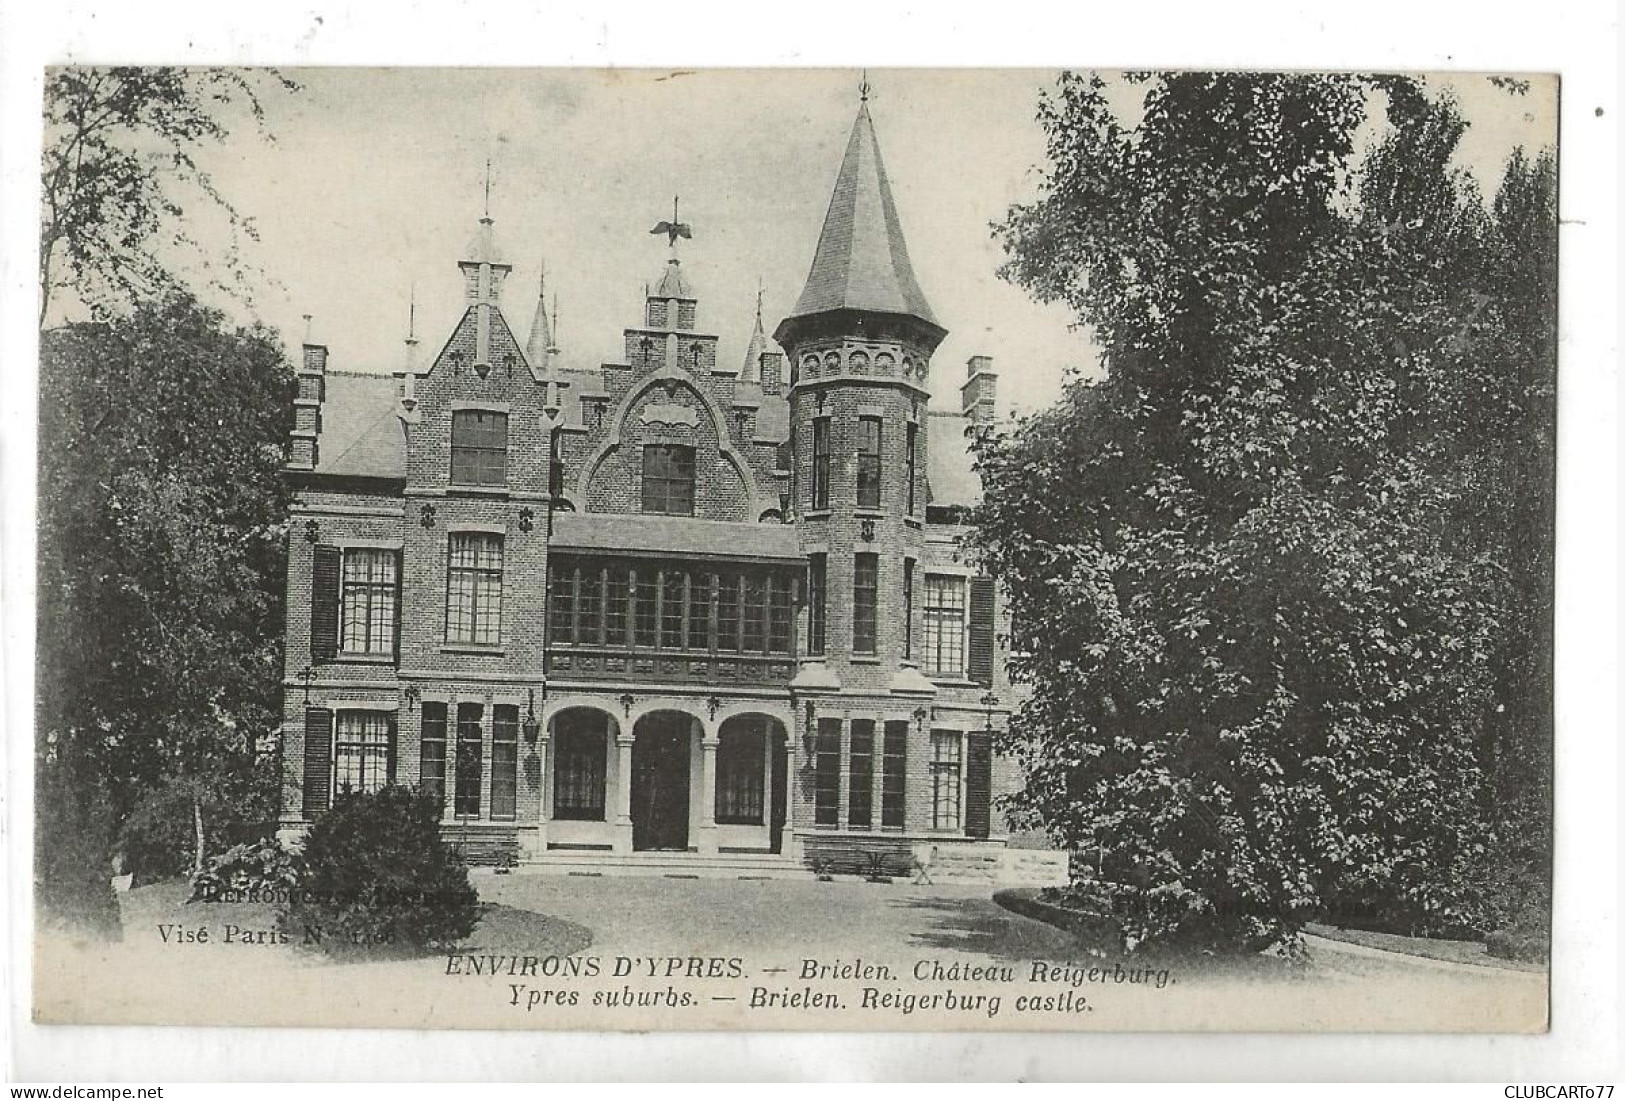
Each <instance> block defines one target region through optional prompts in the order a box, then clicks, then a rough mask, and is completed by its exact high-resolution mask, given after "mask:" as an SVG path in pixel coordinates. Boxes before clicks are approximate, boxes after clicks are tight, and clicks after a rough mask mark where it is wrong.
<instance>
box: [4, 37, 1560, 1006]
mask: <svg viewBox="0 0 1625 1101" xmlns="http://www.w3.org/2000/svg"><path fill="white" fill-rule="evenodd" d="M1558 91H1559V89H1558V81H1557V79H1556V77H1554V76H1550V75H1543V74H1530V73H1512V74H1489V73H1484V74H1479V73H1451V74H1442V73H1428V74H1422V73H1410V74H1405V73H1400V74H1395V73H1373V74H1361V73H1353V72H1345V73H1335V74H1334V73H1315V72H1241V71H1229V72H1191V71H1166V72H1160V71H1148V72H1144V73H1133V74H1129V73H1121V72H1111V71H1098V72H1097V71H1093V70H1091V69H1089V68H1087V67H1086V66H1085V67H1080V68H1078V69H1076V70H1073V71H1068V72H1055V71H1027V70H1022V71H1015V70H991V69H988V70H975V69H964V70H930V69H916V70H878V69H877V70H870V71H859V70H850V71H848V70H819V69H802V70H790V69H785V70H758V71H745V70H703V69H702V70H693V71H652V70H629V71H613V72H611V71H597V70H567V69H549V70H522V69H345V68H327V69H297V68H294V69H283V70H270V69H204V68H163V67H131V68H111V67H90V66H84V67H60V68H53V69H51V70H49V71H48V72H47V73H46V77H45V102H44V104H43V109H44V114H45V120H46V127H45V136H44V148H43V150H42V185H43V202H42V206H41V229H40V234H41V235H40V243H41V257H40V310H39V320H40V329H41V361H40V373H39V379H40V382H39V455H40V469H39V487H40V495H39V505H38V534H39V558H38V562H39V568H38V607H37V620H38V638H39V648H38V655H39V657H38V674H37V684H36V691H37V702H36V715H37V723H38V730H37V737H36V749H35V770H36V793H35V809H36V827H35V829H36V841H37V844H36V853H35V859H36V867H35V884H36V902H37V905H36V915H35V921H36V929H35V941H34V943H35V951H34V989H33V1012H34V1017H35V1019H36V1020H37V1021H39V1022H42V1023H78V1024H95V1023H114V1024H165V1025H264V1026H382V1027H401V1028H436V1029H492V1028H497V1029H567V1030H584V1029H591V1030H637V1031H648V1030H680V1031H695V1030H807V1031H814V1030H816V1031H843V1030H861V1031H902V1030H955V1031H1067V1030H1094V1031H1131V1030H1132V1031H1158V1030H1257V1031H1336V1032H1505V1033H1529V1032H1540V1031H1543V1030H1545V1029H1546V1028H1547V1023H1548V1016H1549V1013H1548V1004H1549V1003H1548V996H1549V991H1548V985H1549V984H1548V971H1547V963H1546V961H1547V957H1548V944H1549V937H1550V922H1551V909H1552V906H1551V859H1552V858H1551V838H1552V788H1551V785H1552V738H1553V730H1552V721H1553V720H1552V715H1553V711H1552V700H1553V697H1552V672H1553V670H1552V614H1553V595H1552V594H1553V590H1552V586H1553V545H1554V536H1553V532H1554V522H1553V516H1554V499H1555V491H1554V484H1555V483H1554V478H1555V454H1556V393H1557V383H1558V378H1557V353H1556V349H1557V328H1556V325H1557V252H1556V242H1557V208H1556V194H1557V166H1558V145H1557V106H1558Z"/></svg>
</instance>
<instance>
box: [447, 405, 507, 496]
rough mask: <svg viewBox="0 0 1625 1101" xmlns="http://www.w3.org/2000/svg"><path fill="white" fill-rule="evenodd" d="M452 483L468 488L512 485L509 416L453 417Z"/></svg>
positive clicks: (475, 413)
mask: <svg viewBox="0 0 1625 1101" xmlns="http://www.w3.org/2000/svg"><path fill="white" fill-rule="evenodd" d="M451 480H452V483H453V484H455V485H467V486H503V485H507V484H508V414H506V413H496V412H492V411H491V410H488V409H458V410H456V411H454V412H453V413H452V415H451Z"/></svg>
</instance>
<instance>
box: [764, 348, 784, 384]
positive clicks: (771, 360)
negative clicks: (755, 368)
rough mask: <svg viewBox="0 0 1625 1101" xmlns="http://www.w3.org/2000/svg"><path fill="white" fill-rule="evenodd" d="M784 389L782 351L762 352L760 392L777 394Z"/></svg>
mask: <svg viewBox="0 0 1625 1101" xmlns="http://www.w3.org/2000/svg"><path fill="white" fill-rule="evenodd" d="M783 391H784V353H783V352H763V353H762V393H764V394H779V393H782V392H783Z"/></svg>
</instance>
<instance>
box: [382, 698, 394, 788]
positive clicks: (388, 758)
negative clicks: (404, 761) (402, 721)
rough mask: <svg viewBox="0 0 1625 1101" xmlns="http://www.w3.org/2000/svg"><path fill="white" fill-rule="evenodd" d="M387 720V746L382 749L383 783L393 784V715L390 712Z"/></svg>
mask: <svg viewBox="0 0 1625 1101" xmlns="http://www.w3.org/2000/svg"><path fill="white" fill-rule="evenodd" d="M387 722H388V729H389V748H388V749H386V750H385V751H384V783H386V784H393V783H394V782H395V734H396V729H395V716H394V715H393V714H391V715H390V716H389V719H388V720H387Z"/></svg>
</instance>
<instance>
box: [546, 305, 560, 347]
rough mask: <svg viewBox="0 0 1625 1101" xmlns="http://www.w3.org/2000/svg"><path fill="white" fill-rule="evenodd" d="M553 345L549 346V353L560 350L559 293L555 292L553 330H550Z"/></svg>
mask: <svg viewBox="0 0 1625 1101" xmlns="http://www.w3.org/2000/svg"><path fill="white" fill-rule="evenodd" d="M550 333H551V335H552V337H553V343H552V344H550V345H549V346H548V349H547V350H548V351H549V352H556V351H558V350H559V292H558V291H554V292H553V328H552V329H551V330H550Z"/></svg>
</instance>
